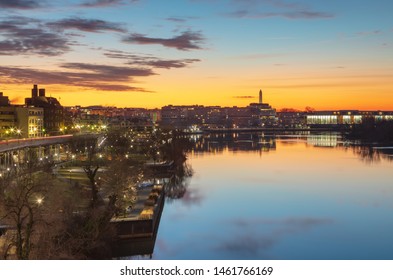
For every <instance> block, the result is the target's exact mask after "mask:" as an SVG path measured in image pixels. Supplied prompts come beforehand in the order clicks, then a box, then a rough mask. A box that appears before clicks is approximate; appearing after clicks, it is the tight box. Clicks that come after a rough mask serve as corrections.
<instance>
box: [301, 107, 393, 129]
mask: <svg viewBox="0 0 393 280" xmlns="http://www.w3.org/2000/svg"><path fill="white" fill-rule="evenodd" d="M366 119H372V120H374V121H376V122H378V121H384V120H386V121H387V120H393V112H392V111H385V112H383V111H358V110H339V111H315V112H312V113H308V114H307V116H306V123H307V125H308V126H310V127H326V126H331V127H335V126H337V127H340V126H348V125H354V124H360V123H362V122H363V121H364V120H366Z"/></svg>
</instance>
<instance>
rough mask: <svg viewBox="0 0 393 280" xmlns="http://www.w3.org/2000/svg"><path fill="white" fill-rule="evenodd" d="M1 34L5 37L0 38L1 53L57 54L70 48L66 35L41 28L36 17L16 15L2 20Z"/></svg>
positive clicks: (0, 24)
mask: <svg viewBox="0 0 393 280" xmlns="http://www.w3.org/2000/svg"><path fill="white" fill-rule="evenodd" d="M31 25H33V26H31ZM0 35H1V36H2V37H3V38H4V40H0V55H19V54H38V55H43V56H57V55H61V54H63V53H65V52H67V51H69V50H70V48H69V43H70V42H69V41H68V40H67V38H66V37H65V36H63V35H61V34H58V33H55V32H52V31H50V30H45V29H43V28H40V23H39V21H36V20H34V19H28V18H21V17H15V18H11V19H9V20H6V21H0Z"/></svg>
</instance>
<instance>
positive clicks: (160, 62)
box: [104, 50, 200, 69]
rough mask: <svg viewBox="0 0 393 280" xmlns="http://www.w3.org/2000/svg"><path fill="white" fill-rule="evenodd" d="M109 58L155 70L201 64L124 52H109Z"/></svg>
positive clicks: (107, 53) (193, 60) (186, 60)
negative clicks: (123, 60)
mask: <svg viewBox="0 0 393 280" xmlns="http://www.w3.org/2000/svg"><path fill="white" fill-rule="evenodd" d="M104 55H105V56H107V57H109V58H119V59H125V60H128V62H127V64H128V65H143V66H150V67H153V68H164V69H171V68H184V67H187V66H188V65H190V64H192V63H194V62H199V61H200V60H199V59H172V60H171V59H160V58H158V57H155V56H150V55H137V54H133V53H127V52H122V51H115V50H108V51H107V52H105V53H104Z"/></svg>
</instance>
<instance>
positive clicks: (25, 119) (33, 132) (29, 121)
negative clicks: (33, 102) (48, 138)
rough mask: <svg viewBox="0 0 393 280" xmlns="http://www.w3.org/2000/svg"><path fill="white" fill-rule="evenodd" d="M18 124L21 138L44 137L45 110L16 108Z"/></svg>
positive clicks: (26, 107)
mask: <svg viewBox="0 0 393 280" xmlns="http://www.w3.org/2000/svg"><path fill="white" fill-rule="evenodd" d="M15 111H16V124H17V129H18V134H19V135H20V137H21V138H34V137H42V136H44V109H43V108H39V107H29V106H20V107H15Z"/></svg>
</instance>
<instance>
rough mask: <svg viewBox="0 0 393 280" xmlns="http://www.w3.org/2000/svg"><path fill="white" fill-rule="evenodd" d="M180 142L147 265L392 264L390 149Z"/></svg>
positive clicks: (293, 139)
mask: <svg viewBox="0 0 393 280" xmlns="http://www.w3.org/2000/svg"><path fill="white" fill-rule="evenodd" d="M189 139H191V142H192V144H193V145H192V147H191V148H187V149H186V151H187V152H186V154H185V158H187V159H188V160H184V161H183V162H181V161H179V163H181V164H180V165H178V169H177V173H176V172H175V174H176V176H174V177H172V178H171V180H170V181H169V183H168V189H167V201H170V202H171V203H168V204H166V205H165V209H164V212H163V215H162V220H161V223H160V228H159V231H158V235H157V242H156V247H155V249H154V253H153V255H152V257H153V258H154V259H393V254H392V253H391V252H393V242H392V241H393V239H392V238H391V236H393V221H392V220H391V219H390V216H391V215H392V214H393V189H392V188H391V183H390V177H391V175H390V173H391V168H392V165H391V164H392V161H391V159H392V154H393V149H392V148H391V147H375V146H361V145H358V144H356V143H353V142H349V141H346V139H345V138H344V137H342V136H341V135H340V134H334V133H327V134H323V133H321V134H297V135H285V134H282V135H268V134H263V133H235V134H207V135H203V136H201V137H195V138H194V139H192V138H189ZM188 147H189V146H188ZM261 155H266V156H261ZM359 159H360V160H359ZM376 162H378V164H374V163H376ZM365 163H366V164H365ZM175 174H174V175H175ZM366 225H367V226H366Z"/></svg>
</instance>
